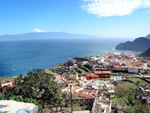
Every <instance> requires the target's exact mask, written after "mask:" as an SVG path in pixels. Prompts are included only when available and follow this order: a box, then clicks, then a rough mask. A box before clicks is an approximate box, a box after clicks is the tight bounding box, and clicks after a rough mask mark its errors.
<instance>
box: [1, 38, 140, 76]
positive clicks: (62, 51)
mask: <svg viewBox="0 0 150 113" xmlns="http://www.w3.org/2000/svg"><path fill="white" fill-rule="evenodd" d="M120 42H124V40H122V39H119V40H118V39H105V40H104V39H49V40H24V41H0V77H1V76H10V77H12V76H18V75H19V74H22V75H26V74H27V72H28V71H32V69H36V68H39V69H48V68H50V67H52V66H54V65H58V64H60V63H62V62H66V61H67V60H68V59H69V58H73V57H81V56H96V55H103V54H105V53H108V52H124V53H132V54H135V55H136V54H138V53H137V52H131V51H117V50H115V49H114V48H115V46H116V45H117V44H119V43H120Z"/></svg>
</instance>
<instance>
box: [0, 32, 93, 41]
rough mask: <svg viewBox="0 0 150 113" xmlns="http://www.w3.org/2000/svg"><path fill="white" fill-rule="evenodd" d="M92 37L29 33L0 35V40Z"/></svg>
mask: <svg viewBox="0 0 150 113" xmlns="http://www.w3.org/2000/svg"><path fill="white" fill-rule="evenodd" d="M91 37H94V36H92V35H82V34H71V33H65V32H29V33H22V34H13V35H9V34H7V35H0V40H36V39H63V38H64V39H66V38H91Z"/></svg>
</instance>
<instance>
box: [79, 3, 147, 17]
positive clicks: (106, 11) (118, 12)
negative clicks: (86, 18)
mask: <svg viewBox="0 0 150 113" xmlns="http://www.w3.org/2000/svg"><path fill="white" fill-rule="evenodd" d="M82 8H83V9H84V10H86V11H87V12H88V13H91V14H95V15H97V16H99V17H109V16H124V15H129V14H131V13H132V12H134V11H135V10H137V9H140V8H150V0H83V5H82Z"/></svg>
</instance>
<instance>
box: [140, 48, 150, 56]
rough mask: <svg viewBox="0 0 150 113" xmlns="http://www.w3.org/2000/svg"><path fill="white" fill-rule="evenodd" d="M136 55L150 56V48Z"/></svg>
mask: <svg viewBox="0 0 150 113" xmlns="http://www.w3.org/2000/svg"><path fill="white" fill-rule="evenodd" d="M138 56H140V57H150V48H148V49H147V50H145V51H144V52H142V53H140V54H139V55H138Z"/></svg>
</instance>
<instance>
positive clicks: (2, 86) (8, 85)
mask: <svg viewBox="0 0 150 113" xmlns="http://www.w3.org/2000/svg"><path fill="white" fill-rule="evenodd" d="M5 86H7V87H13V86H14V85H13V81H12V82H5V83H0V90H2V91H3V92H4V91H5V89H4V87H5Z"/></svg>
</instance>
